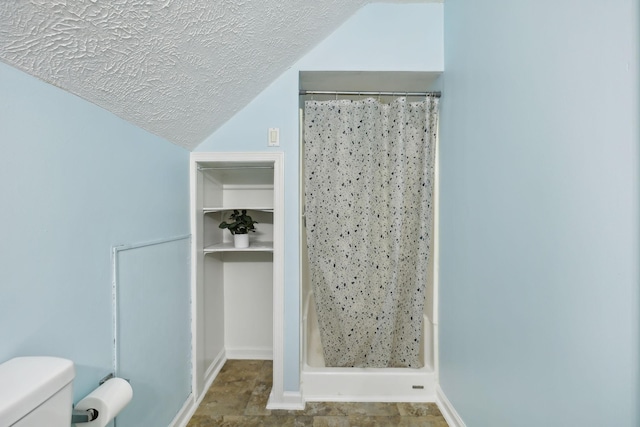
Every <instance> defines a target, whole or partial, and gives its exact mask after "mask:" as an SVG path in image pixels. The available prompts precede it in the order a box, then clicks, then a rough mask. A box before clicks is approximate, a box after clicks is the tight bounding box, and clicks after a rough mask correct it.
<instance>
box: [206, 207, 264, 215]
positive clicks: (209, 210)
mask: <svg viewBox="0 0 640 427" xmlns="http://www.w3.org/2000/svg"><path fill="white" fill-rule="evenodd" d="M233 210H238V211H242V210H247V211H260V212H273V208H265V207H240V208H202V212H204V213H206V214H207V213H211V212H225V211H233Z"/></svg>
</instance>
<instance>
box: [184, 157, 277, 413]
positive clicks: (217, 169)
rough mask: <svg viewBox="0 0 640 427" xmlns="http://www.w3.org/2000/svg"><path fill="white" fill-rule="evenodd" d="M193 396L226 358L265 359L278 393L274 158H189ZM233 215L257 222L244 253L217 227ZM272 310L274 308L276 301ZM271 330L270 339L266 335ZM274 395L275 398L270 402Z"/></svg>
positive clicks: (212, 376)
mask: <svg viewBox="0 0 640 427" xmlns="http://www.w3.org/2000/svg"><path fill="white" fill-rule="evenodd" d="M191 174H192V177H191V186H192V188H191V197H192V203H191V204H192V206H191V211H192V233H193V236H194V238H193V252H192V263H193V269H192V275H193V285H192V292H193V295H194V298H193V300H192V301H193V307H194V312H193V319H194V320H193V331H194V333H193V336H194V338H195V339H194V351H193V354H194V361H193V363H194V394H195V395H196V396H200V395H202V393H204V392H206V389H207V387H208V386H209V384H210V383H211V382H212V381H213V379H214V378H215V376H216V375H217V372H218V370H219V369H220V367H221V366H222V364H223V363H224V361H225V360H226V359H272V360H273V361H274V379H273V381H274V385H273V389H272V399H270V401H272V400H276V401H277V400H278V399H277V395H278V393H279V394H280V395H281V394H282V356H281V354H282V350H281V348H282V327H281V326H280V327H279V328H278V331H275V330H274V329H275V328H276V327H277V325H281V324H282V320H281V319H282V315H281V314H279V313H275V316H274V304H276V305H277V301H280V300H281V299H282V287H283V284H282V269H283V267H282V231H281V225H280V224H281V223H282V220H281V218H282V210H283V206H282V185H283V181H282V154H281V153H192V155H191ZM234 209H238V210H242V209H246V210H247V211H248V213H249V215H251V217H252V218H253V219H254V220H255V221H257V222H258V224H257V225H256V232H255V233H250V234H249V236H250V245H249V247H248V248H243V249H238V248H235V247H234V246H233V236H232V235H231V233H230V232H229V231H228V230H225V229H220V228H219V224H220V222H222V221H223V220H228V218H229V214H230V213H231V212H233V210H234ZM279 304H280V306H281V305H282V302H281V301H280V303H279ZM274 332H275V333H274ZM274 396H276V397H274Z"/></svg>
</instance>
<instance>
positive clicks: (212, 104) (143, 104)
mask: <svg viewBox="0 0 640 427" xmlns="http://www.w3.org/2000/svg"><path fill="white" fill-rule="evenodd" d="M427 1H428V0H427ZM369 2H370V1H367V0H109V1H100V0H2V1H0V60H1V61H3V62H5V63H7V64H9V65H12V66H14V67H17V68H19V69H21V70H23V71H26V72H27V73H30V74H32V75H34V76H36V77H38V78H40V79H42V80H44V81H46V82H49V83H51V84H54V85H56V86H59V87H61V88H62V89H65V90H67V91H69V92H72V93H74V94H76V95H78V96H80V97H82V98H84V99H86V100H88V101H90V102H93V103H95V104H97V105H99V106H101V107H103V108H105V109H107V110H109V111H111V112H112V113H114V114H116V115H118V116H120V117H122V118H123V119H125V120H127V121H129V122H131V123H133V124H135V125H137V126H140V127H142V128H144V129H146V130H148V131H150V132H152V133H155V134H157V135H159V136H161V137H163V138H165V139H167V140H169V141H171V142H172V143H174V144H177V145H180V146H183V147H185V148H187V149H193V148H195V146H197V145H198V144H199V143H200V142H202V141H203V140H204V139H205V138H206V137H207V136H208V135H210V134H211V133H212V132H213V131H214V130H215V129H217V128H218V127H219V126H220V125H222V124H223V123H224V122H225V121H226V120H228V119H229V118H230V117H231V116H233V115H234V114H235V113H236V112H237V111H239V110H240V109H242V107H244V106H245V105H246V104H248V103H249V101H251V100H252V99H253V98H254V97H255V96H256V95H257V94H258V93H260V91H262V90H263V89H264V88H265V87H266V86H267V85H268V84H269V83H271V82H272V81H273V80H274V79H275V78H276V77H278V76H279V75H280V74H281V73H282V72H283V71H285V70H286V69H287V68H288V67H289V66H291V65H292V64H293V63H294V62H295V61H296V60H297V59H299V58H300V57H301V56H302V55H303V54H304V53H306V52H307V51H309V50H311V49H312V48H313V47H314V46H315V45H316V44H317V43H319V42H320V41H321V40H322V39H323V38H324V37H326V36H327V35H328V34H330V33H331V32H332V31H333V30H335V29H336V28H337V27H338V26H339V25H340V24H342V23H343V22H344V21H345V20H347V19H348V18H349V17H350V16H351V15H352V14H353V13H354V12H355V11H356V10H358V9H359V8H360V7H362V6H363V5H364V4H366V3H369ZM387 2H389V3H415V2H420V1H419V0H418V1H415V0H414V1H411V0H409V1H407V0H395V1H393V0H387Z"/></svg>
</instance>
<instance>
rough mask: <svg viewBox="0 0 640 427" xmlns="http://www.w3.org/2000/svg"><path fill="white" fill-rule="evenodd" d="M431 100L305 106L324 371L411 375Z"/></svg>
mask: <svg viewBox="0 0 640 427" xmlns="http://www.w3.org/2000/svg"><path fill="white" fill-rule="evenodd" d="M437 120H438V99H437V98H433V97H427V99H426V100H425V101H423V102H408V101H407V100H406V99H404V98H399V99H396V100H395V101H393V102H392V103H391V104H382V103H380V102H378V101H376V100H374V99H371V98H369V99H366V100H363V101H350V100H336V101H322V102H320V101H307V102H306V103H305V112H304V144H305V145H304V151H305V211H306V218H307V227H306V228H307V242H308V247H309V267H310V271H311V282H312V288H313V291H314V294H315V302H316V310H317V313H318V322H319V325H320V336H321V341H322V346H323V349H324V356H325V364H326V366H343V367H376V368H381V367H411V368H414V367H420V366H421V361H420V346H421V345H422V338H421V335H422V319H423V308H424V300H425V287H426V281H427V265H428V262H427V261H428V257H430V256H431V225H432V221H433V201H432V195H433V169H434V149H435V141H436V131H437Z"/></svg>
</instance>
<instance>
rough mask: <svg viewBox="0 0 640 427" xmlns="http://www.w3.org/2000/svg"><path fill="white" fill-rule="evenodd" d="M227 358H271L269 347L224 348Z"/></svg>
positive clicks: (271, 350) (271, 351) (271, 353)
mask: <svg viewBox="0 0 640 427" xmlns="http://www.w3.org/2000/svg"><path fill="white" fill-rule="evenodd" d="M225 351H226V353H227V359H242V360H273V349H271V348H226V349H225Z"/></svg>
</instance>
